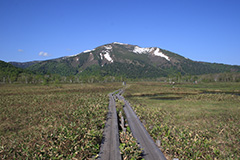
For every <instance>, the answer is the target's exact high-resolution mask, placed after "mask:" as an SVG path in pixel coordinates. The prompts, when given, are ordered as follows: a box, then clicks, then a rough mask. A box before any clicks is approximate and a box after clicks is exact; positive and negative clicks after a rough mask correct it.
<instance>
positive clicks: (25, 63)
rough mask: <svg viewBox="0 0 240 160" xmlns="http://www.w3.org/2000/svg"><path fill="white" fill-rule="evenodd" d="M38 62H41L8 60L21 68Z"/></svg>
mask: <svg viewBox="0 0 240 160" xmlns="http://www.w3.org/2000/svg"><path fill="white" fill-rule="evenodd" d="M39 62H41V61H31V62H8V63H10V64H12V65H14V66H15V67H18V68H23V69H24V68H27V67H30V66H32V65H34V64H37V63H39Z"/></svg>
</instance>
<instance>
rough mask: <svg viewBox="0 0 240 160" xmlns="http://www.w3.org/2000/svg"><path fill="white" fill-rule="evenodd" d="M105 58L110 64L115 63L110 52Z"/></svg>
mask: <svg viewBox="0 0 240 160" xmlns="http://www.w3.org/2000/svg"><path fill="white" fill-rule="evenodd" d="M103 56H104V58H106V59H107V60H108V61H109V62H111V63H113V59H112V58H111V56H110V54H109V52H106V54H104V55H103Z"/></svg>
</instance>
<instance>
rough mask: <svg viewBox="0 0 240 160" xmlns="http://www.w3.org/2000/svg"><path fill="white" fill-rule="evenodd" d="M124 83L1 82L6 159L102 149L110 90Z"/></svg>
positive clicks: (0, 149)
mask: <svg viewBox="0 0 240 160" xmlns="http://www.w3.org/2000/svg"><path fill="white" fill-rule="evenodd" d="M119 86H120V84H118V83H112V84H91V85H88V84H84V85H81V84H78V85H77V84H76V85H75V84H72V85H67V84H66V85H61V86H60V87H56V86H40V85H1V86H0V88H1V89H0V135H1V136H0V158H1V159H74V158H77V159H87V158H91V157H93V156H94V155H96V154H98V152H99V147H100V144H101V141H102V133H103V128H104V124H105V120H106V114H107V111H108V101H109V98H108V95H107V94H108V93H109V92H112V91H113V90H116V89H118V88H119Z"/></svg>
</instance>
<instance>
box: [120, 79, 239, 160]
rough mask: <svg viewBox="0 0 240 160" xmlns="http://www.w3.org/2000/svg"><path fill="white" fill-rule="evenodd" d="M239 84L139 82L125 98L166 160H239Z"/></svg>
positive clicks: (128, 91)
mask: <svg viewBox="0 0 240 160" xmlns="http://www.w3.org/2000/svg"><path fill="white" fill-rule="evenodd" d="M239 89H240V84H239V83H202V84H175V85H170V84H166V83H156V82H149V83H145V82H140V83H134V84H129V86H128V88H127V89H126V92H125V93H124V96H125V98H127V99H128V100H129V101H130V103H131V104H132V106H133V107H134V109H135V111H136V113H137V115H138V116H139V118H140V119H141V121H142V122H143V124H144V125H145V127H146V129H147V130H148V132H149V133H150V134H151V136H152V137H153V139H154V140H155V141H156V140H160V141H161V147H162V151H163V152H164V153H165V156H166V157H167V159H172V158H179V159H215V158H216V159H238V158H240V154H239V150H240V147H239V142H240V123H239V122H240V118H239V117H240V106H239V104H240V97H239V93H240V90H239Z"/></svg>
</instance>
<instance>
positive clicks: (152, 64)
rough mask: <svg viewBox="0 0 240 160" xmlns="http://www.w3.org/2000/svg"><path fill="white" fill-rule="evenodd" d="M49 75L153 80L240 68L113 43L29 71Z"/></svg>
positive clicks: (167, 52) (49, 62) (31, 68)
mask: <svg viewBox="0 0 240 160" xmlns="http://www.w3.org/2000/svg"><path fill="white" fill-rule="evenodd" d="M28 68H29V69H30V70H33V71H36V72H39V73H42V74H46V73H55V74H60V75H64V76H69V75H85V76H87V75H99V76H105V75H110V76H125V77H128V78H153V77H160V76H167V75H171V74H176V73H179V72H180V73H181V74H183V75H184V74H192V75H199V74H208V73H221V72H239V71H240V66H231V65H224V64H216V63H214V64H213V63H205V62H196V61H192V60H190V59H187V58H185V57H182V56H180V55H178V54H175V53H173V52H170V51H167V50H163V49H160V48H157V47H150V48H141V47H139V46H136V45H129V44H123V43H117V42H114V43H111V44H106V45H102V46H99V47H97V48H95V49H93V50H87V51H84V52H82V53H80V54H77V55H73V56H66V57H61V58H58V59H52V60H48V61H42V62H39V63H37V64H34V65H32V66H30V67H28Z"/></svg>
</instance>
